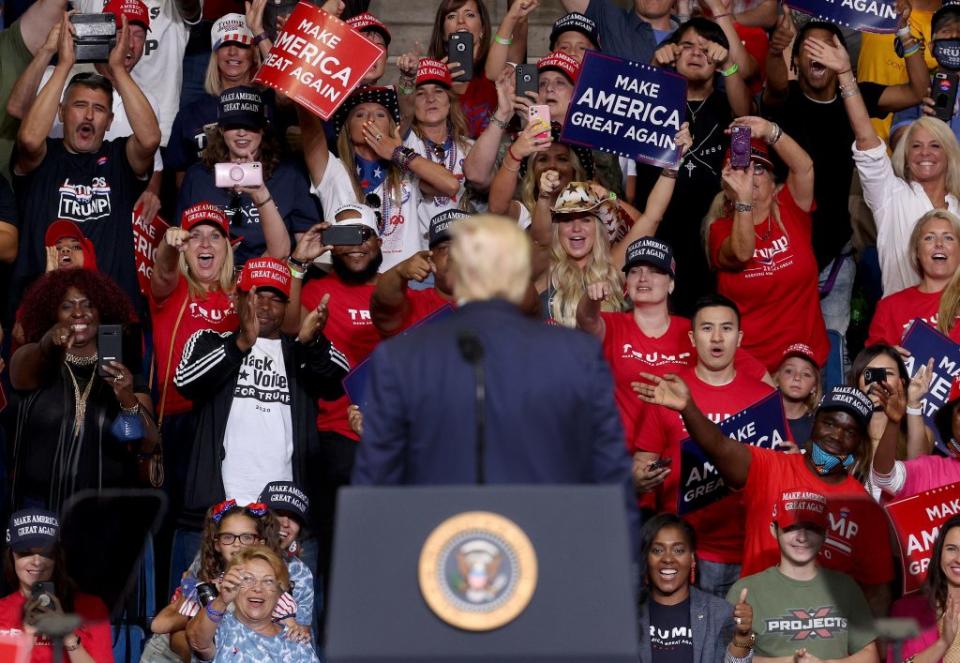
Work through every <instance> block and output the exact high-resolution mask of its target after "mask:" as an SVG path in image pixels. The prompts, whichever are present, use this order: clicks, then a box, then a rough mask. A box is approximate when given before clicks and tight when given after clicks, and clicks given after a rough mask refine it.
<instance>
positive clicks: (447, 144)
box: [423, 133, 457, 173]
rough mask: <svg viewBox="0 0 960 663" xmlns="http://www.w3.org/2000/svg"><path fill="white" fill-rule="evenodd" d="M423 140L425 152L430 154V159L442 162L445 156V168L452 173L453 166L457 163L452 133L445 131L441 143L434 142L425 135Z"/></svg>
mask: <svg viewBox="0 0 960 663" xmlns="http://www.w3.org/2000/svg"><path fill="white" fill-rule="evenodd" d="M423 142H424V144H425V145H426V147H427V154H428V155H430V161H435V162H436V163H439V164H443V161H444V158H446V160H447V164H446V165H447V170H448V171H450V172H451V173H452V172H453V167H454V166H455V165H456V164H457V145H456V143H454V142H453V135H452V134H450V133H447V139H446V140H445V141H444V142H443V144H442V145H441V144H440V143H434V142H433V141H432V140H430V139H429V138H427V137H426V136H424V138H423ZM434 157H436V158H434Z"/></svg>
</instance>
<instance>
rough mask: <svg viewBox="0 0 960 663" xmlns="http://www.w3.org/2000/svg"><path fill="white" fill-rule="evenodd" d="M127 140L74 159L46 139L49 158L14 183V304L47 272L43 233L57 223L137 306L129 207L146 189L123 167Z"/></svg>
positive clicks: (60, 145) (142, 181)
mask: <svg viewBox="0 0 960 663" xmlns="http://www.w3.org/2000/svg"><path fill="white" fill-rule="evenodd" d="M126 150H127V139H126V138H118V139H117V140H105V141H103V144H102V145H101V146H100V149H99V150H98V151H97V152H93V153H87V154H74V153H71V152H68V151H67V148H66V147H64V144H63V140H62V139H54V138H48V139H47V155H46V157H45V158H44V159H43V161H42V162H41V163H40V165H39V166H38V167H37V168H35V169H34V170H33V171H31V172H30V173H28V174H27V175H17V176H15V178H14V189H15V190H16V191H18V192H19V194H20V195H19V196H18V198H19V211H20V218H21V219H22V221H21V223H20V252H19V255H18V257H17V261H16V264H15V266H14V299H16V300H17V301H19V297H20V295H21V293H22V291H23V289H24V288H26V287H27V286H28V285H29V284H30V283H31V282H32V281H33V280H34V279H36V278H37V277H38V276H40V275H41V274H43V272H44V270H45V269H46V264H47V256H46V250H45V249H44V246H43V241H44V235H45V233H46V231H47V227H48V226H49V225H50V224H51V223H53V222H54V221H56V220H57V219H67V220H69V221H73V222H74V223H76V224H77V225H78V226H79V227H80V229H81V230H82V231H83V234H84V235H86V236H87V237H88V238H89V239H90V241H91V242H93V246H94V248H95V249H96V251H97V267H98V268H99V270H100V271H101V272H103V273H104V274H106V275H108V276H110V277H111V278H113V280H114V281H116V282H117V283H118V284H119V285H120V287H121V288H123V290H124V291H125V292H126V293H127V294H128V295H129V296H130V298H131V299H132V300H133V301H134V302H136V301H138V300H139V298H140V289H139V286H138V283H137V269H136V264H135V263H134V257H133V256H134V251H133V228H132V215H133V204H134V202H136V200H137V198H139V197H140V194H141V193H143V190H144V188H145V187H146V183H147V181H146V177H144V178H139V177H137V176H136V175H135V174H134V172H133V169H132V168H131V167H130V162H129V161H127V151H126Z"/></svg>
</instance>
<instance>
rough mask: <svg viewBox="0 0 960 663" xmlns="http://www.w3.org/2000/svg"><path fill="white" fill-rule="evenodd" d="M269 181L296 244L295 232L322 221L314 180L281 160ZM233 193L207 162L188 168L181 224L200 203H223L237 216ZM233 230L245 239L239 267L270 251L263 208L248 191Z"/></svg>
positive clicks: (181, 201) (237, 250)
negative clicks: (312, 188)
mask: <svg viewBox="0 0 960 663" xmlns="http://www.w3.org/2000/svg"><path fill="white" fill-rule="evenodd" d="M265 184H266V185H267V189H269V190H270V195H271V196H273V201H274V202H275V203H276V204H277V208H278V209H279V210H280V216H281V217H282V218H283V222H284V224H285V225H286V226H287V232H289V233H290V245H291V246H293V245H294V244H295V243H296V242H295V240H294V238H293V236H294V234H295V233H303V232H306V231H307V230H309V229H310V226H312V225H314V224H315V223H319V221H320V202H319V201H318V200H317V199H316V198H314V197H313V196H312V195H311V194H310V180H309V179H308V177H307V174H306V171H305V170H304V169H303V168H301V167H299V166H297V165H294V163H293V162H291V161H281V162H280V163H279V164H278V165H277V167H276V168H275V169H274V171H273V174H272V176H271V177H270V179H268V180H267V181H266V183H265ZM232 194H233V192H232V191H231V190H229V189H218V188H217V186H216V183H215V180H214V176H213V171H212V170H209V169H208V168H207V167H206V166H204V165H203V163H195V164H194V165H192V166H190V168H188V169H187V173H186V175H185V176H184V178H183V185H182V186H181V187H180V195H179V197H178V199H177V216H176V220H177V223H178V224H179V221H180V217H181V216H182V215H183V210H185V209H187V208H188V207H190V206H191V205H196V204H197V203H213V204H214V205H219V206H220V207H221V208H223V209H224V210H225V211H226V212H227V215H228V216H231V217H232V216H235V214H233V213H232V211H231V209H230V201H231V198H232ZM230 232H231V233H233V234H234V235H237V236H238V237H242V238H243V241H242V242H240V244H239V245H238V246H237V247H236V248H234V250H233V258H234V264H235V265H237V266H241V265H243V263H244V262H246V261H247V260H248V259H250V258H255V257H259V256H262V255H263V253H264V252H265V251H266V250H267V240H266V239H265V238H264V236H263V229H262V228H261V227H260V210H259V209H258V208H257V206H256V205H254V204H253V199H252V198H251V197H250V196H248V195H247V194H242V195H241V196H240V211H239V217H237V224H236V225H234V223H233V222H231V229H230Z"/></svg>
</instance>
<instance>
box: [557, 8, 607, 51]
mask: <svg viewBox="0 0 960 663" xmlns="http://www.w3.org/2000/svg"><path fill="white" fill-rule="evenodd" d="M571 30H572V31H574V32H579V33H580V34H582V35H583V36H584V37H586V38H587V39H589V40H590V41H591V42H593V45H594V47H595V48H597V49H598V50H599V49H600V31H599V30H597V24H596V23H595V22H594V21H593V19H591V18H588V17H587V16H584V15H583V14H579V13H577V12H570V13H569V14H564V15H563V16H561V17H560V18H558V19H557V22H556V23H554V24H553V29H552V30H551V31H550V50H551V51H553V50H554V46H555V45H556V43H557V38H558V37H560V35H561V34H563V33H564V32H570V31H571Z"/></svg>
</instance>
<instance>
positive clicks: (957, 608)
mask: <svg viewBox="0 0 960 663" xmlns="http://www.w3.org/2000/svg"><path fill="white" fill-rule="evenodd" d="M890 616H891V617H911V618H913V619H916V620H917V623H918V624H919V625H920V635H918V636H916V637H915V638H911V639H910V640H907V641H906V642H905V643H904V646H903V652H902V654H901V655H902V656H903V658H893V654H894V652H893V650H892V648H891V649H890V651H888V653H887V660H888V661H894V660H896V661H899V660H904V661H913V663H937V662H938V661H943V660H949V661H953V660H956V658H954V655H955V654H957V653H958V652H960V638H958V637H957V631H958V630H960V516H954V517H953V518H951V519H950V520H948V521H947V522H946V523H944V525H943V527H941V528H940V535H939V536H938V537H937V541H936V543H935V544H934V547H933V555H932V556H931V558H930V570H929V571H928V572H927V580H926V583H925V585H924V591H923V593H922V594H914V595H911V596H904V597H903V598H902V599H899V600H898V601H897V602H896V603H894V604H893V607H892V608H891V610H890ZM948 654H950V658H947V655H948Z"/></svg>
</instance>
